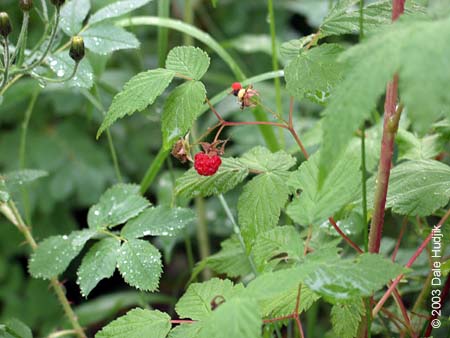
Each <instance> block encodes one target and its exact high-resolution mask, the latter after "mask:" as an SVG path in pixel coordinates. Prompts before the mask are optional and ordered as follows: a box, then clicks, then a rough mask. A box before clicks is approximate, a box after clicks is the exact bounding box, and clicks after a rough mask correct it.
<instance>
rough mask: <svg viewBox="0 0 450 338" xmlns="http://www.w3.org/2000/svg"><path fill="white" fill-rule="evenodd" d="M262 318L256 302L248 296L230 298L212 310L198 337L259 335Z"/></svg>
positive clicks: (252, 336)
mask: <svg viewBox="0 0 450 338" xmlns="http://www.w3.org/2000/svg"><path fill="white" fill-rule="evenodd" d="M261 326H262V318H261V315H260V313H259V311H258V306H257V304H256V302H255V301H254V300H252V299H248V298H240V297H239V298H232V299H230V300H227V301H226V302H225V303H223V304H221V305H220V306H219V307H218V308H217V309H216V310H215V311H213V313H212V315H211V317H210V318H208V321H207V322H206V323H203V328H202V330H201V331H200V334H199V338H222V337H245V338H260V337H261Z"/></svg>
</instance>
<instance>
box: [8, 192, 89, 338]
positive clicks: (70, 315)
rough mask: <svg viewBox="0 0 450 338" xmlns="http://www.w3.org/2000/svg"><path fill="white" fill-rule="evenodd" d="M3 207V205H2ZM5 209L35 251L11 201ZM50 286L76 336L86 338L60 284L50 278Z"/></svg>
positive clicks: (28, 233)
mask: <svg viewBox="0 0 450 338" xmlns="http://www.w3.org/2000/svg"><path fill="white" fill-rule="evenodd" d="M4 206H5V205H4ZM6 207H7V213H4V214H5V216H7V217H8V215H10V216H12V217H8V218H9V220H10V221H11V223H13V224H14V225H15V226H17V228H18V229H19V230H20V232H22V234H23V235H24V237H25V239H26V241H27V243H28V245H30V247H31V248H32V249H33V251H35V250H36V249H37V247H38V245H37V243H36V241H35V240H34V238H33V235H32V234H31V232H30V229H29V227H28V226H27V225H26V224H25V222H24V221H23V219H22V217H21V216H20V213H19V211H18V210H17V208H16V206H15V204H14V202H13V201H12V200H11V201H9V202H8V204H7V205H6ZM2 210H3V209H2ZM50 285H51V286H52V287H53V289H54V290H55V293H56V296H57V297H58V300H59V302H60V303H61V305H62V307H63V310H64V313H65V314H66V316H67V318H69V321H70V323H71V324H72V327H73V328H74V330H75V332H76V334H77V336H78V337H79V338H86V335H85V333H84V331H83V328H82V327H81V326H80V323H79V322H78V318H77V316H76V314H75V312H73V309H72V307H71V306H70V303H69V301H68V299H67V297H66V295H65V293H64V290H63V287H62V286H61V283H60V282H59V281H58V279H57V278H56V277H54V278H52V279H51V280H50Z"/></svg>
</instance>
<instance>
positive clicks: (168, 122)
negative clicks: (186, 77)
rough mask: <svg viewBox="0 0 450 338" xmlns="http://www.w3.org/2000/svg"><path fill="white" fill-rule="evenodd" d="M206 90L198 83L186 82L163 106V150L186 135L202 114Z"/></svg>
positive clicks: (174, 91) (176, 89)
mask: <svg viewBox="0 0 450 338" xmlns="http://www.w3.org/2000/svg"><path fill="white" fill-rule="evenodd" d="M205 98H206V89H205V86H204V85H203V83H201V82H199V81H188V82H186V83H183V84H182V85H180V86H178V87H177V88H175V89H174V90H173V91H172V92H171V93H170V95H169V96H168V97H167V100H166V102H165V104H164V109H163V116H162V119H161V129H162V133H163V144H164V148H165V149H170V148H171V147H172V145H173V143H174V142H175V141H177V140H178V139H179V137H181V136H183V135H184V134H186V132H187V131H188V130H189V129H190V128H191V127H192V124H193V123H194V121H195V120H196V119H197V117H198V115H199V114H200V113H201V112H202V107H203V102H204V101H205Z"/></svg>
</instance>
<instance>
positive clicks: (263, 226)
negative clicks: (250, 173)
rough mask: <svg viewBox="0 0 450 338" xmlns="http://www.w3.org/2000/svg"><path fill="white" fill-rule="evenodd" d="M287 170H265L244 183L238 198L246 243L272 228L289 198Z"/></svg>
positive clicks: (240, 219)
mask: <svg viewBox="0 0 450 338" xmlns="http://www.w3.org/2000/svg"><path fill="white" fill-rule="evenodd" d="M287 178H288V174H287V172H276V173H272V172H267V173H265V174H260V175H258V176H256V177H254V178H253V179H252V180H251V181H250V182H248V183H247V184H246V185H245V186H244V190H243V192H242V194H241V196H240V197H239V201H238V218H239V224H240V225H241V230H242V235H243V237H244V240H245V242H246V244H247V245H248V246H249V245H251V243H252V242H253V240H254V239H255V238H256V236H257V234H258V233H261V232H264V231H267V230H269V229H271V228H273V227H275V226H276V225H277V223H278V219H279V217H280V212H281V208H282V207H283V206H284V205H285V204H286V202H287V199H288V197H289V188H288V186H287V184H286V180H287Z"/></svg>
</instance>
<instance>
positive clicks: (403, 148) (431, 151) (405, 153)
mask: <svg viewBox="0 0 450 338" xmlns="http://www.w3.org/2000/svg"><path fill="white" fill-rule="evenodd" d="M395 140H396V142H397V145H398V160H399V161H400V160H428V159H433V158H435V157H436V156H437V155H438V154H439V153H440V152H441V151H443V148H444V147H443V146H444V144H443V143H444V142H443V140H442V139H441V138H440V137H439V135H436V134H434V135H428V136H425V137H423V138H420V137H418V136H416V135H415V134H413V133H410V132H409V131H407V130H405V129H399V130H398V132H397V135H396V139H395Z"/></svg>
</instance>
